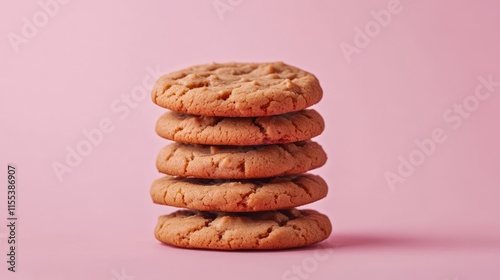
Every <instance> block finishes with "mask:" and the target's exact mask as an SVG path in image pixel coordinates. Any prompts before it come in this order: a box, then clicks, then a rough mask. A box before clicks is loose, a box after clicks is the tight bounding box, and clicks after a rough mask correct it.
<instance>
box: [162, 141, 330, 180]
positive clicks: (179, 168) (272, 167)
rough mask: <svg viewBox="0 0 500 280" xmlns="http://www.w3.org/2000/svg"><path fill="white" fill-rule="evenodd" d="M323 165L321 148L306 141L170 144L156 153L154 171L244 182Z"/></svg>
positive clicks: (323, 158)
mask: <svg viewBox="0 0 500 280" xmlns="http://www.w3.org/2000/svg"><path fill="white" fill-rule="evenodd" d="M325 162H326V153H325V151H324V150H323V148H322V147H321V146H320V145H319V144H318V143H316V142H313V141H310V140H307V141H301V142H295V143H289V144H280V145H266V146H206V145H191V144H181V143H173V144H170V145H168V146H166V147H165V148H163V149H162V150H161V151H160V153H159V154H158V157H157V159H156V167H157V168H158V171H160V172H161V173H165V174H168V175H174V176H181V177H190V176H192V177H196V178H207V179H231V178H232V179H245V178H247V179H248V178H265V177H272V176H283V175H292V174H300V173H304V172H307V171H309V170H311V169H314V168H318V167H320V166H322V165H323V164H325Z"/></svg>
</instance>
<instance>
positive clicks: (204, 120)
mask: <svg viewBox="0 0 500 280" xmlns="http://www.w3.org/2000/svg"><path fill="white" fill-rule="evenodd" d="M324 129H325V123H324V121H323V118H322V117H321V115H320V114H318V112H316V111H315V110H309V109H307V110H301V111H299V112H295V113H288V114H283V115H277V116H270V117H254V118H224V117H203V116H197V115H189V114H182V113H177V112H167V113H165V114H164V115H163V116H161V117H160V119H159V120H158V121H157V123H156V133H157V134H158V135H160V136H161V137H163V138H166V139H169V140H173V141H177V142H184V143H192V144H204V145H236V146H249V145H266V144H283V143H290V142H296V141H302V140H306V139H311V138H313V137H315V136H318V135H320V134H321V133H322V132H323V130H324Z"/></svg>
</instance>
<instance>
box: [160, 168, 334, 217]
mask: <svg viewBox="0 0 500 280" xmlns="http://www.w3.org/2000/svg"><path fill="white" fill-rule="evenodd" d="M327 193H328V186H327V185H326V182H325V181H324V180H323V179H322V178H321V177H319V176H317V175H312V174H302V175H298V176H287V177H274V178H267V179H253V180H207V179H197V178H178V177H177V178H176V177H170V176H165V177H163V178H160V179H157V180H156V181H154V183H153V185H152V186H151V198H152V199H153V202H154V203H156V204H163V205H169V206H174V207H180V208H189V209H194V210H202V211H225V212H251V211H264V210H276V209H284V208H291V207H296V206H300V205H304V204H308V203H311V202H314V201H316V200H319V199H322V198H324V197H325V196H326V194H327Z"/></svg>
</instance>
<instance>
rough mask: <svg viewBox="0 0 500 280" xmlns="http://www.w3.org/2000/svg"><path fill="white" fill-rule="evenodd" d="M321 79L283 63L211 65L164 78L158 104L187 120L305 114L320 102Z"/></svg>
mask: <svg viewBox="0 0 500 280" xmlns="http://www.w3.org/2000/svg"><path fill="white" fill-rule="evenodd" d="M322 96H323V91H322V89H321V86H320V84H319V82H318V79H316V77H315V76H314V75H312V74H310V73H308V72H306V71H303V70H301V69H299V68H296V67H293V66H290V65H286V64H284V63H283V62H274V63H223V64H219V63H211V64H205V65H197V66H193V67H189V68H186V69H183V70H180V71H177V72H173V73H170V74H167V75H164V76H161V77H160V78H159V79H158V80H157V81H156V83H155V85H154V87H153V91H152V99H153V102H154V103H156V104H158V105H159V106H161V107H164V108H167V109H170V110H173V111H177V112H182V113H188V114H196V115H203V116H225V117H258V116H271V115H278V114H284V113H288V112H294V111H299V110H302V109H304V108H306V107H309V106H311V105H313V104H316V103H317V102H319V101H320V100H321V97H322Z"/></svg>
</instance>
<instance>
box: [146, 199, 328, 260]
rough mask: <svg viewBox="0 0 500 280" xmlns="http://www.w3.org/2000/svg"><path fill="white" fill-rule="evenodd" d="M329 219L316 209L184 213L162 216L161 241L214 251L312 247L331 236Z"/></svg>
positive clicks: (190, 211) (178, 245)
mask: <svg viewBox="0 0 500 280" xmlns="http://www.w3.org/2000/svg"><path fill="white" fill-rule="evenodd" d="M331 232H332V225H331V223H330V220H329V219H328V217H327V216H325V215H323V214H321V213H319V212H317V211H315V210H297V209H287V210H276V211H263V212H252V213H225V212H204V211H192V210H180V211H177V212H174V213H171V214H169V215H164V216H160V218H159V219H158V224H157V225H156V228H155V236H156V239H158V240H159V241H161V242H163V243H166V244H169V245H173V246H177V247H183V248H199V249H214V250H249V249H250V250H261V249H285V248H293V247H302V246H307V245H311V244H314V243H317V242H320V241H322V240H325V239H326V238H328V236H330V234H331Z"/></svg>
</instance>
